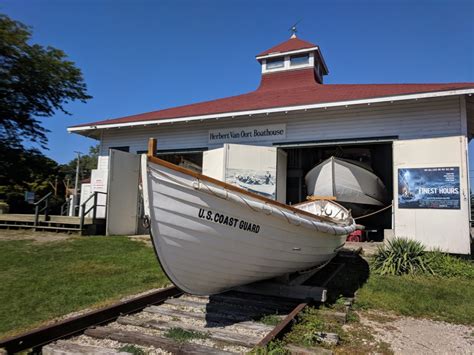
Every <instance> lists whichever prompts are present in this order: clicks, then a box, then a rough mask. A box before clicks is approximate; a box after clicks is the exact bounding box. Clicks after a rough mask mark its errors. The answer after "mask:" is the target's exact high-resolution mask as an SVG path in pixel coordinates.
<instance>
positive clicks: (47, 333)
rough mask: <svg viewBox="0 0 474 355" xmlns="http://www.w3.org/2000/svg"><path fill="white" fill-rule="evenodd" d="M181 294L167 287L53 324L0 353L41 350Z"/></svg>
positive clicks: (5, 344)
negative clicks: (87, 329) (48, 345)
mask: <svg viewBox="0 0 474 355" xmlns="http://www.w3.org/2000/svg"><path fill="white" fill-rule="evenodd" d="M180 294H182V292H181V291H180V290H179V289H177V288H176V287H174V286H173V287H168V288H165V289H163V290H159V291H156V292H153V293H149V294H147V295H144V296H139V297H136V298H133V299H131V300H128V301H124V302H119V303H116V304H114V305H112V306H109V307H106V308H102V309H99V310H96V311H92V312H89V313H86V314H83V315H80V316H77V317H74V318H70V319H67V320H64V321H61V322H58V323H54V324H53V325H49V326H45V327H42V328H39V329H35V330H33V331H30V332H27V333H24V334H20V335H18V336H15V337H12V338H8V339H4V340H0V349H1V348H3V349H5V350H6V351H7V353H8V354H12V353H17V352H20V351H24V350H27V349H33V350H38V348H40V347H41V346H43V345H45V344H48V343H51V342H53V341H55V340H57V339H61V338H64V337H67V336H70V335H73V334H77V333H79V332H82V331H83V330H84V329H86V328H88V327H90V326H93V325H98V324H102V323H105V322H109V321H113V320H115V319H117V318H118V317H119V316H120V315H123V314H129V313H133V312H137V311H140V310H142V309H143V308H145V307H147V306H149V305H152V304H157V303H161V302H163V301H165V300H166V299H168V298H170V297H175V296H178V295H180Z"/></svg>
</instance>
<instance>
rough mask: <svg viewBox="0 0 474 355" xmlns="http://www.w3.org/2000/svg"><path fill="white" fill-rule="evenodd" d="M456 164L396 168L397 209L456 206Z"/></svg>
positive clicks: (457, 186) (458, 194)
mask: <svg viewBox="0 0 474 355" xmlns="http://www.w3.org/2000/svg"><path fill="white" fill-rule="evenodd" d="M460 191H461V189H460V186H459V167H442V168H403V169H398V208H420V209H421V208H425V209H460V208H461V206H460V204H461V198H460Z"/></svg>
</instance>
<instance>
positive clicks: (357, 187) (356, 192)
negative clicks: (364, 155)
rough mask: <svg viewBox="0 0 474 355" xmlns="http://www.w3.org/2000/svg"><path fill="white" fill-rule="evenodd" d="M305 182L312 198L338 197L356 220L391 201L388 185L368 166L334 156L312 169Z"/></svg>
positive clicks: (337, 199)
mask: <svg viewBox="0 0 474 355" xmlns="http://www.w3.org/2000/svg"><path fill="white" fill-rule="evenodd" d="M305 182H306V186H307V189H308V194H309V195H316V196H326V197H335V198H336V201H337V202H339V203H340V204H341V205H343V206H344V207H346V208H348V209H351V211H352V215H353V216H354V217H358V216H361V215H363V214H365V213H368V212H370V211H373V210H374V209H376V208H377V207H382V206H385V204H386V202H387V197H388V193H387V189H386V188H385V185H384V183H383V182H382V181H381V180H380V179H379V178H378V177H377V175H375V174H374V173H373V172H372V171H371V170H370V169H369V168H368V167H366V166H363V165H361V163H358V162H355V161H351V160H345V159H339V158H336V157H331V158H329V159H327V160H325V161H323V162H322V163H321V164H318V165H316V166H315V167H314V168H313V169H311V170H310V171H309V172H308V173H307V174H306V176H305Z"/></svg>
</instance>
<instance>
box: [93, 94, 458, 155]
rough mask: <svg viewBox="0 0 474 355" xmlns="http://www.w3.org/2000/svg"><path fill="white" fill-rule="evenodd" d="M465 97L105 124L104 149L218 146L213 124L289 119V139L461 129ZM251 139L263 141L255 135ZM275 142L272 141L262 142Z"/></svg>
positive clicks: (405, 135) (425, 134)
mask: <svg viewBox="0 0 474 355" xmlns="http://www.w3.org/2000/svg"><path fill="white" fill-rule="evenodd" d="M460 107H461V101H460V98H459V97H457V96H455V97H445V98H430V99H422V100H409V101H399V102H394V103H380V104H372V105H359V106H349V107H347V108H339V107H338V108H328V109H317V110H308V111H300V112H290V113H288V114H284V113H278V114H269V115H268V116H267V115H255V116H252V117H245V118H242V117H236V118H234V119H228V118H227V119H218V120H217V119H211V120H204V121H202V122H189V123H185V122H181V123H174V124H161V125H157V124H154V125H148V126H139V127H128V128H125V127H124V128H120V129H117V128H115V129H107V130H104V132H103V135H102V142H101V155H107V154H108V150H109V148H111V147H116V146H130V152H131V153H133V152H137V151H142V150H146V146H147V140H148V138H149V137H154V138H157V140H158V147H159V149H185V148H205V147H209V148H212V147H216V146H215V145H209V143H208V131H209V130H210V129H217V128H224V127H248V126H258V125H269V124H277V123H286V130H287V134H286V139H284V140H281V141H278V143H284V142H304V141H319V140H338V139H360V138H373V137H387V136H398V137H399V139H417V138H434V137H442V136H454V135H462V125H461V109H460ZM252 144H258V142H255V141H253V142H252ZM261 144H262V145H263V144H266V145H271V144H272V142H271V141H266V142H262V143H261Z"/></svg>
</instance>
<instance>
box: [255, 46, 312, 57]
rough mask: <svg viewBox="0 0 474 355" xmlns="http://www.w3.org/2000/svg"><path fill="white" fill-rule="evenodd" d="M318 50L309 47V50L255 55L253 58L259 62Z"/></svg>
mask: <svg viewBox="0 0 474 355" xmlns="http://www.w3.org/2000/svg"><path fill="white" fill-rule="evenodd" d="M317 50H319V47H318V46H314V47H310V48H303V49H295V50H292V51H286V52H273V53H268V54H264V55H257V56H256V57H255V58H256V59H257V60H258V61H260V60H262V59H267V58H274V57H281V56H282V55H291V54H299V53H306V52H313V51H317Z"/></svg>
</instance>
